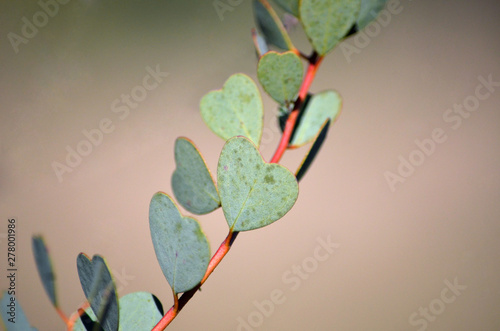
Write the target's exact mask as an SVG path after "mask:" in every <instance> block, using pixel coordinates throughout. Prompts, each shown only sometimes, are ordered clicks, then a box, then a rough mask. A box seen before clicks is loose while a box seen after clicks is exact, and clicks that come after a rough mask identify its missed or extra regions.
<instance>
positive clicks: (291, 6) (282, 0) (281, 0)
mask: <svg viewBox="0 0 500 331" xmlns="http://www.w3.org/2000/svg"><path fill="white" fill-rule="evenodd" d="M274 2H276V3H277V4H278V5H279V6H280V7H281V8H283V9H284V10H286V11H287V12H289V13H290V14H292V15H293V16H295V17H299V0H274Z"/></svg>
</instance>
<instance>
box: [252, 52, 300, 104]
mask: <svg viewBox="0 0 500 331" xmlns="http://www.w3.org/2000/svg"><path fill="white" fill-rule="evenodd" d="M257 76H258V77H259V81H260V83H261V84H262V87H263V88H264V90H265V91H266V92H267V93H268V94H269V95H270V96H271V97H272V98H273V99H274V100H276V101H277V102H278V103H280V104H282V105H283V104H287V103H289V102H291V101H293V100H295V97H296V96H297V93H298V92H299V89H300V85H301V84H302V78H303V76H304V68H303V67H302V62H301V60H300V58H299V57H298V56H297V55H296V54H295V53H293V52H285V53H282V54H279V53H276V52H268V53H266V54H264V56H262V57H261V58H260V60H259V64H258V67H257Z"/></svg>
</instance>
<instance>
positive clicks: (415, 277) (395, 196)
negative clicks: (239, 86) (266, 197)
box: [0, 0, 500, 330]
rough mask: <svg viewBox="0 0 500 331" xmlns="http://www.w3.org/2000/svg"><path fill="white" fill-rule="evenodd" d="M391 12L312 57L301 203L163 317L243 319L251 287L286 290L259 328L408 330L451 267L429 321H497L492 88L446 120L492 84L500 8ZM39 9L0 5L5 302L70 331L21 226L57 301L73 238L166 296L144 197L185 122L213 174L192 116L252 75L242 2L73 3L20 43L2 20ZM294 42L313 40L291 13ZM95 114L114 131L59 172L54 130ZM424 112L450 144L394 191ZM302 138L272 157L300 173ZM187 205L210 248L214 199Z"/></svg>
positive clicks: (256, 296)
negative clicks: (11, 279) (302, 275)
mask: <svg viewBox="0 0 500 331" xmlns="http://www.w3.org/2000/svg"><path fill="white" fill-rule="evenodd" d="M223 2H224V3H228V2H227V1H225V0H223ZM233 3H235V2H234V1H233ZM399 8H402V12H401V13H399V14H397V15H392V16H391V21H390V23H389V24H388V25H387V26H386V27H383V28H382V29H381V30H380V31H375V30H372V31H375V32H373V33H372V35H373V37H372V38H370V39H369V43H368V45H366V47H363V48H360V49H359V52H358V53H356V54H353V55H352V56H350V57H346V56H345V55H344V54H343V52H342V50H341V49H340V48H338V49H336V50H335V51H334V52H333V53H332V54H330V55H329V56H328V57H327V58H326V59H325V61H324V63H323V64H322V67H321V69H320V71H319V73H318V76H317V79H316V81H315V82H314V84H313V86H312V90H313V91H321V90H325V89H329V88H335V89H337V90H338V91H339V92H340V93H341V94H342V96H343V98H344V107H343V113H342V115H341V117H340V119H339V120H338V121H337V123H336V124H335V125H334V126H333V128H332V129H331V131H330V134H329V137H328V140H327V142H326V144H325V145H324V147H323V149H322V151H321V153H320V155H319V157H318V158H317V160H316V162H315V163H314V165H313V167H312V169H311V171H310V172H309V173H308V174H307V175H306V177H305V178H304V180H303V181H302V182H301V185H300V197H299V200H298V202H297V203H296V205H295V207H294V208H293V209H292V211H291V212H290V213H289V214H287V215H286V217H285V218H284V219H282V220H280V221H279V222H277V223H275V224H273V225H271V226H269V227H268V228H265V229H262V230H260V231H253V232H248V233H242V234H241V235H240V236H239V237H238V240H237V241H236V243H235V245H234V246H233V249H232V250H231V252H230V253H229V255H228V256H227V258H226V259H225V260H224V261H223V262H222V264H221V265H220V267H219V268H218V269H217V270H216V271H215V273H214V274H213V275H212V276H211V277H210V279H209V280H208V282H207V283H206V284H205V285H204V286H203V291H202V292H201V293H198V294H197V295H196V296H195V297H194V299H193V300H192V301H191V302H190V303H189V304H188V305H187V306H186V307H185V309H184V310H183V311H182V312H181V314H180V316H179V317H178V318H177V319H176V320H175V321H174V323H173V324H172V325H171V329H172V330H237V326H238V318H239V317H241V318H242V319H245V320H246V319H248V317H249V315H250V317H252V316H253V317H254V318H255V316H257V315H256V313H252V312H255V311H256V308H255V306H254V303H253V302H254V301H258V302H262V301H264V300H268V299H269V298H270V296H271V293H272V292H273V290H276V289H277V290H280V291H282V293H283V295H284V297H285V299H284V301H285V302H284V303H282V304H280V305H277V306H276V307H275V309H274V312H273V313H271V314H270V316H268V317H265V318H264V320H263V322H262V323H261V325H260V327H259V328H256V329H258V330H419V327H420V326H422V324H419V325H417V326H415V325H411V324H410V322H409V317H410V316H411V314H413V313H414V312H417V313H418V310H419V307H429V305H430V304H433V305H434V306H433V309H439V308H442V307H440V302H442V301H441V299H440V298H441V292H442V290H444V289H445V288H446V284H445V281H446V280H448V281H450V282H453V280H454V279H455V278H456V279H457V282H458V283H459V284H460V285H464V286H466V288H465V289H463V290H461V293H460V296H458V297H456V298H455V301H454V302H452V303H445V304H444V307H445V310H444V311H440V312H439V314H438V315H437V316H436V317H435V320H434V321H432V322H429V324H428V325H427V328H426V329H428V330H499V329H500V319H499V318H498V312H499V309H500V285H499V279H500V265H499V257H500V256H499V253H500V243H499V242H500V241H499V240H498V238H499V235H500V225H499V220H500V219H499V218H500V204H499V203H498V202H499V198H500V190H499V189H500V174H499V165H500V130H499V123H500V122H499V121H500V113H499V109H498V108H499V105H500V87H496V90H495V92H494V93H492V94H491V95H490V97H488V98H487V99H485V100H482V101H480V103H479V106H478V109H477V110H476V111H474V112H472V113H470V117H468V118H467V119H464V120H463V122H462V123H461V126H460V127H459V128H458V129H456V130H453V129H452V127H451V124H452V123H447V122H445V121H444V119H443V115H444V114H445V112H446V111H447V110H448V109H450V108H452V107H453V106H454V104H458V105H460V104H463V102H464V100H465V99H466V98H467V97H469V100H470V96H473V95H474V92H475V89H476V86H477V85H478V84H479V80H478V77H479V76H483V77H488V75H492V78H493V80H494V81H496V82H498V81H500V65H499V55H500V43H499V39H498V32H499V28H500V25H499V23H498V17H500V6H499V5H498V3H497V1H495V0H490V1H477V2H465V1H464V2H445V1H423V0H420V1H410V0H401V2H400V4H399ZM38 11H40V7H39V5H37V4H36V2H34V1H33V2H29V1H21V2H16V3H15V4H13V2H11V1H9V2H7V1H5V2H2V4H1V5H0V13H1V14H0V24H1V36H2V37H1V41H0V43H1V45H0V47H1V48H0V49H1V55H0V56H1V58H0V66H1V67H0V68H1V69H0V70H1V78H0V105H1V106H0V107H1V113H0V116H1V117H0V134H1V139H0V143H1V155H2V156H1V161H0V216H1V220H2V221H1V224H2V225H1V228H0V233H3V234H5V232H6V228H7V219H8V218H9V217H16V219H17V229H18V237H17V245H18V251H17V258H18V268H19V272H18V279H17V289H18V299H19V301H20V303H21V305H22V306H23V308H24V309H25V311H26V313H27V315H28V317H29V319H30V321H31V323H32V324H33V325H34V326H36V327H38V328H39V330H63V329H64V327H63V324H62V323H61V321H60V320H59V319H58V317H57V315H56V313H55V312H54V311H53V309H52V308H51V306H50V303H49V300H48V299H47V297H46V295H45V293H44V290H43V288H42V285H41V283H40V281H39V279H38V275H37V272H36V269H35V266H34V261H33V258H32V253H31V244H30V238H31V236H32V235H33V234H38V233H41V234H43V235H44V236H45V238H46V240H47V243H48V245H49V246H50V249H51V253H52V257H53V262H54V265H55V269H56V273H57V280H58V295H59V299H60V302H61V305H62V307H63V309H64V310H65V311H66V312H68V313H70V312H72V311H73V310H74V309H76V307H78V305H79V304H80V303H81V302H82V300H83V292H82V290H81V288H80V284H79V280H78V276H77V271H76V266H75V264H76V263H75V259H76V256H77V254H78V253H79V252H82V251H83V252H86V253H87V254H89V255H93V254H102V255H103V256H105V257H106V259H107V261H108V262H109V264H110V265H111V266H112V269H113V271H114V272H115V274H120V275H123V274H126V275H127V278H126V279H125V281H118V282H119V286H120V295H124V294H126V293H130V292H134V291H141V290H143V291H150V292H152V293H154V294H156V295H157V296H158V297H159V298H160V300H161V301H162V302H163V304H164V307H165V308H166V309H168V308H169V307H170V305H171V304H172V299H171V295H170V290H169V286H168V284H167V282H166V281H165V279H164V277H163V275H162V273H161V271H160V268H159V266H158V264H157V261H156V257H155V255H154V251H153V246H152V244H151V239H150V234H149V227H148V204H149V200H150V198H151V196H152V195H153V194H154V193H155V192H156V191H158V190H163V191H165V192H169V193H171V192H172V190H171V188H170V176H171V173H172V172H173V170H174V168H175V165H174V161H173V146H174V141H175V139H176V137H178V136H187V137H189V138H191V139H192V140H193V141H194V142H195V143H196V144H197V145H198V147H199V149H200V150H201V152H202V153H203V154H204V156H205V157H206V159H207V163H208V165H209V167H210V168H211V169H212V170H215V168H216V164H217V158H218V154H219V152H220V150H221V148H222V146H223V141H222V139H220V138H218V137H216V136H215V135H214V134H212V133H211V132H210V131H209V129H208V128H206V127H205V126H204V124H203V122H202V120H201V117H200V115H199V108H198V104H199V100H200V98H201V97H202V96H203V95H204V94H205V93H207V92H208V91H209V90H211V89H216V88H219V87H221V86H222V84H223V82H224V81H225V80H226V79H227V78H228V77H229V76H230V75H231V74H232V73H235V72H244V73H246V74H249V75H250V76H251V77H253V78H255V77H256V74H255V71H256V59H255V55H254V51H253V46H252V43H251V39H250V32H249V31H250V28H251V27H253V26H254V23H253V18H252V14H251V2H250V1H242V3H241V4H240V5H237V6H235V7H234V8H233V10H232V11H228V12H225V13H224V14H223V20H221V19H220V18H219V17H218V15H217V13H216V11H215V9H214V7H213V2H212V1H199V2H196V1H128V2H120V4H118V3H111V2H109V1H98V0H73V1H70V2H69V3H68V4H66V5H61V6H60V8H59V12H58V13H57V14H56V15H55V16H54V17H53V18H50V20H49V22H48V24H47V25H46V26H44V27H42V28H40V31H39V32H38V34H37V35H36V36H35V37H33V38H32V39H29V41H28V43H27V44H21V45H20V46H19V52H18V53H17V54H16V53H15V52H14V50H13V48H12V46H11V45H10V43H9V41H8V39H7V34H8V33H9V32H14V33H17V34H20V33H21V27H22V24H23V22H22V20H21V19H22V18H23V17H27V18H28V19H29V20H30V21H32V17H33V15H34V14H35V13H37V12H38ZM292 38H294V40H298V41H297V44H298V45H299V47H301V48H302V49H303V50H304V51H305V52H309V48H308V46H307V44H306V43H305V42H304V37H303V34H302V33H301V32H300V28H298V29H296V30H295V32H293V33H292ZM356 42H357V43H358V45H359V42H360V40H359V39H358V40H356V39H355V38H351V39H349V40H347V41H346V43H347V44H349V45H351V46H355V45H356ZM156 65H159V66H160V68H161V70H162V71H166V72H168V73H169V76H168V77H167V78H165V80H164V81H163V82H162V83H161V84H160V86H159V87H158V88H156V89H154V90H153V91H150V92H148V95H147V97H146V98H145V100H144V101H143V102H141V103H140V104H139V105H138V107H137V108H136V109H134V110H132V111H131V113H130V115H129V116H128V117H127V118H125V119H124V120H120V119H119V117H118V114H116V113H113V112H112V111H111V105H112V103H113V101H114V100H115V99H116V98H119V97H120V95H121V94H124V93H130V91H131V90H132V89H133V88H134V87H135V86H137V85H138V84H141V82H142V79H143V77H144V76H145V75H146V74H147V72H146V67H147V66H150V67H153V68H154V67H155V66H156ZM264 99H265V108H266V119H265V123H266V124H265V126H266V128H267V129H266V130H267V131H266V132H267V133H266V134H265V135H264V138H263V149H262V153H263V155H264V157H265V158H266V159H269V158H270V156H271V155H272V153H273V151H274V149H275V146H276V144H277V141H278V139H279V136H278V134H276V133H272V132H275V131H273V129H274V127H275V125H274V120H273V116H274V114H275V113H276V111H275V107H274V104H273V103H272V102H271V101H270V99H269V98H268V97H267V96H265V97H264ZM103 118H109V119H110V120H111V121H112V123H113V125H114V127H115V130H114V131H113V132H111V133H109V134H106V135H104V138H103V142H102V144H100V145H99V146H96V147H94V149H93V151H92V153H90V154H89V155H88V156H85V157H84V158H83V160H82V162H81V164H80V165H78V166H77V167H76V168H75V169H74V171H72V172H71V173H65V174H64V175H63V180H62V182H61V183H60V182H59V181H58V179H57V177H56V175H55V173H54V170H53V169H52V167H51V164H52V162H54V161H57V162H64V159H65V157H66V154H67V152H66V146H70V147H71V148H75V147H76V146H77V144H78V143H79V142H80V141H82V140H83V139H84V136H83V134H82V131H83V130H90V129H93V128H96V127H97V126H98V124H99V122H100V121H101V120H102V119H103ZM436 128H441V129H442V130H443V131H444V133H445V134H446V137H447V139H446V141H445V142H443V143H441V144H438V145H437V146H436V149H435V152H434V153H433V154H432V155H430V156H428V157H425V159H424V162H423V164H422V165H420V166H418V167H416V169H415V171H414V174H412V175H411V176H409V177H408V178H407V179H406V181H405V182H404V183H399V184H397V185H396V191H395V192H392V191H391V189H390V187H389V185H388V183H387V181H386V180H385V178H384V173H385V172H386V171H391V172H397V167H398V165H399V162H400V161H399V159H398V157H399V156H400V155H401V156H403V157H404V158H406V159H407V158H408V156H409V155H410V153H412V152H413V151H414V150H415V149H416V148H417V146H416V144H415V142H414V141H415V140H416V139H418V140H422V139H426V138H429V137H431V135H432V132H433V130H434V129H436ZM304 152H305V150H304V149H300V150H297V151H293V152H289V153H287V154H286V156H285V158H284V159H283V164H284V165H286V166H287V167H289V168H290V169H292V170H295V169H296V167H297V166H298V164H299V163H300V160H301V158H302V156H303V153H304ZM199 220H200V222H201V223H202V226H203V229H204V231H205V233H206V234H207V236H208V238H209V240H210V243H211V246H212V250H213V251H215V249H216V248H217V247H218V246H219V243H220V242H221V241H222V240H223V239H224V237H225V235H226V231H227V226H226V223H225V221H224V219H223V214H222V211H221V210H218V211H216V212H214V213H213V214H211V215H209V216H203V217H199ZM328 236H331V240H332V241H334V242H336V243H338V244H340V247H338V249H336V251H335V253H334V254H333V255H331V256H330V257H329V258H328V259H327V260H326V261H323V262H320V263H319V264H318V266H317V268H315V270H314V271H313V272H311V273H310V274H308V278H307V279H304V280H301V281H300V284H299V285H300V286H299V288H298V289H297V290H295V291H292V290H291V284H288V283H286V282H284V281H283V280H282V277H283V275H285V274H286V275H288V273H287V271H292V270H293V269H292V268H293V266H294V265H300V264H302V262H303V261H304V259H306V261H309V263H311V257H313V256H314V254H313V252H314V249H315V247H316V246H317V240H318V239H319V238H324V239H325V238H327V237H328ZM0 240H2V242H1V250H2V252H5V250H6V247H7V246H6V241H5V236H3V237H1V238H0ZM5 255H6V254H5V253H4V254H2V257H1V259H0V261H1V262H0V263H1V264H0V265H1V268H2V271H1V272H0V287H1V288H3V289H4V288H5V287H6V286H7V282H6V278H5V276H3V274H4V273H5V271H4V270H5V265H6V256H5ZM121 277H122V278H123V276H121ZM450 294H451V292H449V293H447V295H450ZM431 308H432V307H431ZM2 309H3V308H2ZM434 311H435V310H434ZM419 318H422V317H417V318H416V320H418V319H419ZM423 329H424V328H422V330H423Z"/></svg>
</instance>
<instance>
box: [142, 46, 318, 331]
mask: <svg viewBox="0 0 500 331" xmlns="http://www.w3.org/2000/svg"><path fill="white" fill-rule="evenodd" d="M299 54H300V53H299ZM322 60H323V56H318V55H317V54H316V53H313V54H312V55H311V56H310V57H309V58H308V61H309V66H308V67H307V73H306V76H305V77H304V80H303V81H302V85H301V87H300V90H299V95H298V98H297V100H296V102H295V105H294V109H293V110H292V112H291V113H290V115H289V116H288V119H287V122H286V125H285V130H284V131H283V136H282V137H281V141H280V144H279V145H278V148H277V150H276V152H275V153H274V156H273V158H272V159H271V161H270V163H278V162H279V160H280V159H281V157H282V156H283V153H285V150H286V149H287V147H288V143H289V141H290V137H291V136H292V133H293V129H294V127H295V124H296V122H297V117H298V115H299V111H300V107H301V104H302V102H303V101H304V99H305V98H306V96H307V92H308V91H309V87H310V86H311V83H312V81H313V80H314V77H315V76H316V71H317V70H318V67H319V65H320V64H321V61H322ZM237 235H238V232H233V231H232V230H229V234H228V235H227V237H226V239H224V241H223V242H222V244H221V245H220V247H219V249H218V250H217V252H215V254H214V256H212V259H211V260H210V262H209V263H208V268H207V272H206V273H205V276H203V279H202V280H201V281H200V283H199V284H198V285H197V286H196V287H194V288H193V289H191V290H189V291H187V292H184V293H183V294H182V295H181V297H180V298H179V299H178V300H177V296H176V295H174V300H175V303H174V305H173V306H172V307H171V308H170V310H169V311H168V312H167V313H166V314H165V315H164V316H163V317H162V318H161V320H160V321H159V322H158V324H156V326H155V327H154V328H153V329H152V330H151V331H162V330H164V329H165V328H166V327H167V326H168V325H169V324H170V323H171V322H172V321H173V319H174V318H175V317H176V316H177V314H178V313H179V312H180V311H181V309H182V308H183V307H184V306H185V305H186V303H187V302H188V301H189V300H190V299H191V298H192V297H193V296H194V295H195V293H196V292H197V291H198V290H199V289H200V288H201V285H203V283H205V281H206V280H207V278H208V277H209V276H210V275H211V274H212V272H213V271H214V270H215V268H216V267H217V266H218V265H219V263H220V262H221V261H222V259H223V258H224V256H226V254H227V252H229V249H230V248H231V245H232V244H233V242H234V240H235V239H236V236H237Z"/></svg>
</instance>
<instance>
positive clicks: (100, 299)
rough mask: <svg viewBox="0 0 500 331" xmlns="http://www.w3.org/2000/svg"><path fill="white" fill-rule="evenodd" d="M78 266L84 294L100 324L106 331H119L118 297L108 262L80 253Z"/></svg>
mask: <svg viewBox="0 0 500 331" xmlns="http://www.w3.org/2000/svg"><path fill="white" fill-rule="evenodd" d="M76 265H77V268H78V276H79V277H80V284H81V285H82V289H83V293H84V294H85V297H86V298H87V300H88V301H89V303H90V307H92V310H93V311H94V314H95V316H98V319H99V322H100V324H101V325H102V326H103V328H104V330H106V331H116V330H118V325H119V323H118V322H119V315H118V312H119V308H118V296H117V293H116V286H115V282H114V281H113V277H112V276H111V272H110V271H109V268H108V265H107V263H106V261H105V260H104V258H103V257H101V256H99V255H94V256H93V257H92V260H91V259H89V257H88V256H87V255H85V254H84V253H80V254H78V257H77V259H76Z"/></svg>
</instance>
